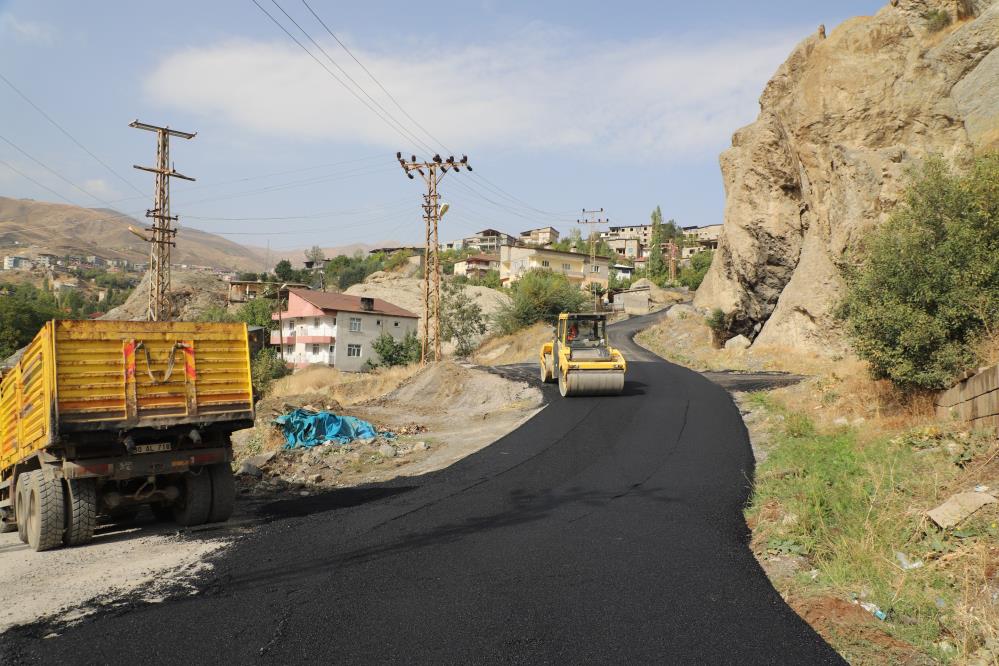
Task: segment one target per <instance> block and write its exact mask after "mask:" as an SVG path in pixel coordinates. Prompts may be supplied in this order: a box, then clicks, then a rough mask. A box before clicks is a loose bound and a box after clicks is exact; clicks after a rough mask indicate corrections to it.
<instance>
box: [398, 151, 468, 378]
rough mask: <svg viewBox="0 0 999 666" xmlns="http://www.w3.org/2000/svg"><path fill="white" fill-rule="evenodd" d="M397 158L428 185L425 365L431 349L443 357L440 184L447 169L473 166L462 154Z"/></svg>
mask: <svg viewBox="0 0 999 666" xmlns="http://www.w3.org/2000/svg"><path fill="white" fill-rule="evenodd" d="M395 157H396V159H397V160H399V164H400V165H401V166H402V169H403V171H405V172H406V175H407V176H408V177H409V179H410V180H413V178H414V176H413V172H414V171H415V172H416V173H418V174H420V176H422V177H423V180H424V181H425V182H426V184H427V193H426V194H424V195H423V221H424V222H425V225H424V226H425V234H424V244H425V247H426V249H425V250H424V252H423V311H424V312H425V313H426V314H425V316H424V317H423V340H422V345H421V347H420V362H421V363H423V364H426V363H427V361H428V360H429V356H430V352H431V349H432V350H433V360H434V361H439V360H441V332H440V331H441V260H440V240H439V238H438V236H437V226H438V224H439V223H440V219H441V203H440V194H439V193H438V186H439V185H440V182H441V179H443V178H444V175H445V174H446V173H447V172H448V171H454V172H456V173H457V172H458V171H461V169H462V167H464V168H465V169H467V170H469V171H471V170H472V167H471V166H470V165H469V164H468V156H467V155H462V156H461V159H460V160H458V161H455V159H454V156H453V155H452V156H450V157H448V158H447V159H446V160H445V159H442V158H441V156H440V155H434V156H433V158H432V159H430V160H427V161H425V162H418V161H417V160H416V155H413V156H411V157H410V159H409V161H408V162H407V161H406V160H405V159H403V157H402V153H401V152H400V153H396V154H395ZM431 283H432V286H431Z"/></svg>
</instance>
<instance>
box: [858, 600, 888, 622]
mask: <svg viewBox="0 0 999 666" xmlns="http://www.w3.org/2000/svg"><path fill="white" fill-rule="evenodd" d="M860 607H861V608H863V609H864V610H865V611H867V612H868V613H870V614H871V615H873V616H874V617H876V618H878V619H879V620H881V621H882V622H884V621H885V619H886V618H887V617H888V614H887V613H885V612H884V611H883V610H881V609H880V608H878V607H877V606H875V605H874V604H872V603H870V602H867V601H863V602H861V603H860Z"/></svg>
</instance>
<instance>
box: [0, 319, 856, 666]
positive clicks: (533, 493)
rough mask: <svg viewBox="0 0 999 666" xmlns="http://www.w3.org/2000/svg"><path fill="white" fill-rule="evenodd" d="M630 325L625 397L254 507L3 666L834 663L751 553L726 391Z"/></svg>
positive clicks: (555, 411) (27, 645)
mask: <svg viewBox="0 0 999 666" xmlns="http://www.w3.org/2000/svg"><path fill="white" fill-rule="evenodd" d="M645 325H648V319H647V318H638V319H632V320H629V321H626V322H622V323H620V324H616V325H614V326H613V327H612V331H613V334H612V335H613V338H614V341H615V343H616V344H617V345H618V346H620V347H622V348H623V349H624V352H625V355H626V357H627V358H628V359H629V360H630V363H629V369H628V375H627V382H626V385H625V393H624V395H622V396H618V397H594V398H569V399H563V398H561V397H559V396H558V393H557V390H555V389H553V388H552V387H546V389H545V391H546V397H547V398H548V400H549V401H550V404H549V405H548V406H547V407H546V408H545V409H544V410H543V411H542V412H541V413H540V414H538V415H537V416H536V417H535V418H533V419H532V420H530V421H529V422H527V423H526V424H524V425H523V426H522V427H521V428H519V429H518V430H516V431H515V432H513V433H511V434H510V435H508V436H506V437H504V438H503V439H501V440H499V441H498V442H496V443H495V444H493V445H491V446H489V447H487V448H485V449H483V450H482V451H480V452H479V453H476V454H474V455H472V456H470V457H468V458H466V459H464V460H462V461H461V462H459V463H457V464H455V465H453V466H452V467H450V468H448V469H446V470H442V471H440V472H437V473H434V474H429V475H426V476H422V477H418V478H408V479H398V480H396V481H394V482H390V483H385V484H379V485H377V486H372V487H369V488H364V489H345V490H337V491H333V492H330V493H327V494H324V495H319V496H312V497H303V498H300V499H292V500H285V501H282V502H276V503H274V504H273V505H270V506H268V507H265V508H264V510H265V511H266V512H269V514H270V517H271V518H272V520H271V521H270V522H268V523H267V524H265V525H263V526H261V527H260V528H259V529H258V530H257V531H256V532H255V533H253V534H252V535H250V536H248V537H246V538H244V539H242V540H241V541H240V542H239V543H237V544H236V545H235V546H234V547H233V548H231V549H229V550H228V551H227V552H226V553H225V554H224V555H223V556H221V557H220V558H219V559H218V560H217V561H216V566H215V569H214V571H213V573H211V574H210V575H208V576H207V577H206V578H205V579H204V580H202V581H201V582H200V590H199V593H198V594H196V595H191V594H189V593H185V594H182V595H178V596H177V597H175V598H173V599H170V600H168V601H165V602H163V603H156V604H146V603H138V602H137V603H131V604H126V605H124V606H122V607H120V608H118V609H117V610H114V611H109V612H104V613H102V614H100V615H98V616H97V617H96V618H94V619H92V620H90V621H87V622H84V623H83V624H81V625H79V626H76V627H72V628H68V629H63V628H58V627H55V628H53V627H50V626H44V625H38V626H33V627H26V628H23V629H20V630H14V631H11V632H8V633H7V634H6V635H4V636H0V658H2V659H3V660H4V661H5V662H11V663H14V662H17V663H65V664H70V663H112V664H117V663H129V662H136V661H139V660H141V661H143V662H147V663H208V662H211V663H226V664H236V663H239V664H243V663H277V664H287V663H311V662H322V663H400V664H412V663H454V664H458V663H461V664H465V663H476V664H478V663H532V664H533V663H565V664H577V663H614V664H619V663H670V664H672V663H678V664H679V663H682V664H694V663H696V664H702V663H703V664H757V663H767V664H771V663H786V664H826V663H843V662H842V660H841V659H840V658H839V657H838V656H837V655H836V653H835V652H834V651H833V650H832V649H831V648H830V647H829V646H828V645H827V644H826V643H825V642H824V641H823V640H822V639H821V638H820V637H819V636H818V635H817V634H816V633H815V632H814V631H813V630H812V629H811V628H810V627H808V625H807V624H805V622H804V621H802V620H801V619H800V618H799V617H798V616H797V615H795V613H794V612H793V611H792V610H791V609H790V608H789V607H788V606H787V605H786V604H785V603H784V602H783V601H782V599H781V598H780V596H779V595H778V594H777V592H776V591H775V590H774V589H773V587H772V586H771V585H770V583H769V581H768V580H767V578H766V576H765V574H764V573H763V571H762V569H761V568H760V567H759V565H758V564H757V562H756V560H755V559H754V558H753V556H752V554H751V553H750V551H749V549H748V547H747V541H748V538H749V531H748V529H747V527H746V524H745V522H744V520H743V516H742V509H743V506H744V504H745V502H746V499H747V497H748V493H749V489H750V484H751V479H752V476H753V456H752V452H751V449H750V445H749V441H748V437H747V434H746V430H745V427H744V426H743V423H742V421H741V419H740V417H739V412H738V410H737V409H736V407H735V406H734V404H733V403H732V400H731V398H730V397H729V395H728V393H726V391H725V390H724V389H723V388H721V387H720V386H718V385H716V384H714V383H712V382H710V381H708V380H707V379H705V378H704V377H702V376H700V375H698V374H697V373H694V372H691V371H688V370H685V369H683V368H680V367H677V366H674V365H671V364H668V363H665V362H662V361H659V360H657V359H656V358H655V357H653V356H652V355H651V354H649V353H648V352H646V351H645V350H642V349H641V348H638V347H637V346H635V345H633V344H632V343H631V342H630V337H631V336H632V335H633V334H634V332H635V331H636V330H638V329H639V328H641V327H642V326H645ZM43 558H44V554H41V555H40V560H42V559H43ZM40 593H42V591H40ZM53 630H55V631H56V632H58V633H59V634H60V635H59V636H57V637H53V638H48V639H44V638H42V636H44V635H46V634H48V633H50V632H52V631H53Z"/></svg>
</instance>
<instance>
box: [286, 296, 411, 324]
mask: <svg viewBox="0 0 999 666" xmlns="http://www.w3.org/2000/svg"><path fill="white" fill-rule="evenodd" d="M291 293H292V294H295V295H296V296H298V297H299V298H301V299H302V300H303V301H306V302H308V303H311V304H312V305H315V306H316V307H317V308H319V309H320V310H337V311H339V312H371V313H374V314H383V315H388V316H390V317H409V318H411V319H418V318H419V315H417V314H413V313H412V312H410V311H409V310H405V309H403V308H400V307H399V306H398V305H395V304H393V303H389V302H388V301H383V300H382V299H380V298H372V299H371V300H372V301H374V308H373V309H371V310H365V309H364V308H362V307H361V298H366V297H362V296H351V295H350V294H335V293H332V292H328V291H311V290H306V289H292V290H291Z"/></svg>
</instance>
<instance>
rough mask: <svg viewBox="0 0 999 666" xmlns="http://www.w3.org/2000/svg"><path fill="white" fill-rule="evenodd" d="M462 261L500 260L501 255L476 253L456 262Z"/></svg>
mask: <svg viewBox="0 0 999 666" xmlns="http://www.w3.org/2000/svg"><path fill="white" fill-rule="evenodd" d="M462 261H499V257H497V256H496V255H495V254H475V255H472V256H471V257H465V258H464V259H461V260H460V261H456V262H455V263H458V264H460V263H461V262H462Z"/></svg>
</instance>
